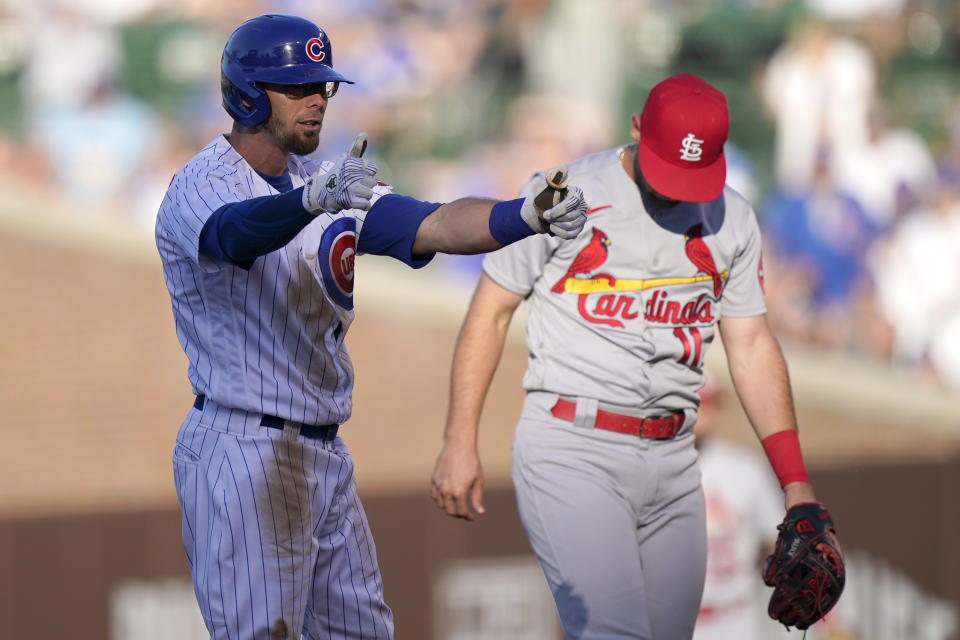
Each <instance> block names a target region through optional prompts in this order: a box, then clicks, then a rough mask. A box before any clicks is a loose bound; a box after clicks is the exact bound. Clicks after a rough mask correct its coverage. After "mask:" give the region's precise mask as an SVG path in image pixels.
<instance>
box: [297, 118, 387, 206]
mask: <svg viewBox="0 0 960 640" xmlns="http://www.w3.org/2000/svg"><path fill="white" fill-rule="evenodd" d="M360 135H363V134H360ZM359 137H360V136H358V138H359ZM364 146H366V145H364ZM360 153H363V151H362V149H360V150H359V151H358V149H357V145H356V141H354V145H352V146H351V149H350V151H349V152H348V154H346V155H342V156H340V158H338V159H337V161H336V163H334V165H333V167H331V169H330V170H329V171H326V172H319V171H318V172H317V173H315V174H314V175H313V176H311V177H310V178H309V179H308V180H307V183H306V184H305V185H304V187H303V208H304V209H306V210H307V211H309V212H310V213H312V214H314V215H317V214H318V213H320V212H321V211H326V212H327V213H336V212H337V211H341V210H342V209H364V210H366V209H369V208H370V199H371V198H372V197H373V188H374V187H375V186H376V184H377V178H376V175H377V165H376V163H375V162H373V161H371V160H364V159H363V158H360V157H359V154H360Z"/></svg>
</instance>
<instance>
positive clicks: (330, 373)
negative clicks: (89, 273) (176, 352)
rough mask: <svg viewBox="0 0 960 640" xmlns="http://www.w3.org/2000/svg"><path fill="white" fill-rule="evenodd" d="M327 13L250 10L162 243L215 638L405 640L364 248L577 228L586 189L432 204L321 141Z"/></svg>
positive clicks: (439, 246) (194, 564)
mask: <svg viewBox="0 0 960 640" xmlns="http://www.w3.org/2000/svg"><path fill="white" fill-rule="evenodd" d="M332 56H333V52H332V49H331V45H330V40H329V38H328V37H327V34H326V33H324V31H323V30H321V29H320V28H319V27H317V25H315V24H313V23H312V22H310V21H308V20H304V19H301V18H297V17H293V16H282V15H265V16H260V17H257V18H254V19H252V20H249V21H247V22H245V23H243V24H242V25H241V26H240V27H239V28H238V29H237V30H236V31H235V32H234V33H233V34H232V35H231V36H230V38H229V39H228V41H227V43H226V46H225V48H224V51H223V57H222V61H221V71H222V92H223V106H224V108H225V109H226V110H227V112H228V113H229V114H230V116H231V117H232V118H233V128H232V130H231V132H230V133H229V134H226V135H221V136H218V137H217V138H216V139H214V140H213V141H212V142H211V143H210V144H208V145H207V146H206V147H205V148H204V149H203V150H202V151H200V152H199V153H198V154H197V155H196V156H195V157H194V158H192V159H191V160H190V161H189V162H187V164H186V165H185V166H184V167H183V168H182V169H181V170H180V171H178V172H177V173H176V175H175V176H174V177H173V180H172V181H171V183H170V186H169V189H168V190H167V193H166V197H165V198H164V200H163V203H162V205H161V207H160V211H159V214H158V217H157V224H156V241H157V247H158V249H159V252H160V257H161V259H162V263H163V273H164V278H165V280H166V283H167V288H168V290H169V293H170V298H171V301H172V305H173V314H174V319H175V321H176V329H177V337H178V338H179V341H180V344H181V346H182V347H183V349H184V351H185V352H186V354H187V358H188V360H189V369H188V376H189V379H190V383H191V385H192V387H193V391H194V393H195V394H196V399H195V401H194V402H193V406H192V407H191V408H190V410H189V411H188V413H187V416H186V418H185V420H184V421H183V423H182V425H181V426H180V430H179V433H178V434H177V440H176V445H175V448H174V452H173V467H174V476H175V483H176V489H177V496H178V498H179V502H180V507H181V509H182V512H183V520H182V523H183V526H182V534H183V543H184V548H185V551H186V555H187V559H188V561H189V564H190V570H191V573H192V576H193V582H194V589H195V592H196V596H197V600H198V602H199V604H200V609H201V612H202V614H203V618H204V620H205V622H206V625H207V629H208V630H209V632H210V637H211V638H214V639H218V640H219V639H227V638H229V639H230V640H253V639H254V638H256V639H258V640H261V639H266V638H270V639H271V640H278V639H282V638H296V639H299V638H308V639H311V640H318V639H320V638H381V639H382V638H391V637H392V636H393V621H392V614H391V612H390V609H389V608H388V607H387V605H386V604H385V603H384V599H383V588H382V582H381V579H380V574H379V571H378V568H377V558H376V552H375V550H374V545H373V541H372V539H371V536H370V531H369V529H368V526H367V520H366V516H365V515H364V512H363V508H362V507H361V505H360V502H359V501H358V499H357V492H356V488H355V485H354V479H353V473H352V472H353V461H352V460H351V458H350V454H349V453H348V451H347V449H346V447H345V446H344V443H343V441H342V440H341V439H340V437H339V436H338V434H337V432H338V428H339V425H340V424H342V423H343V422H344V421H346V420H347V419H348V418H349V417H350V411H351V391H352V387H353V377H354V376H353V365H352V364H351V362H350V358H349V356H348V355H347V352H346V350H345V348H344V337H345V334H346V332H347V330H348V329H349V327H350V323H351V321H352V320H353V297H352V292H353V283H354V276H355V270H354V266H355V264H354V260H355V257H356V255H357V254H358V253H365V252H366V253H375V254H380V255H388V256H392V257H394V258H397V259H398V260H400V261H402V262H404V263H406V264H408V265H410V266H411V267H415V268H416V267H420V266H423V265H425V264H427V263H428V262H429V261H430V259H431V258H432V257H433V255H434V253H435V252H437V251H444V252H452V253H476V252H482V251H488V250H492V249H495V248H499V247H501V246H503V245H506V244H509V243H510V242H513V241H515V240H517V239H519V238H521V237H525V236H528V235H531V234H533V233H534V232H543V231H546V230H547V227H549V231H550V232H552V233H556V234H558V235H559V236H562V237H568V236H573V235H575V234H576V233H577V232H578V231H579V229H580V228H581V227H582V226H583V223H584V221H585V220H586V205H585V203H584V200H583V196H582V193H580V192H579V190H577V189H572V188H571V189H567V190H566V191H565V196H564V197H559V196H558V197H557V198H555V199H553V200H551V202H552V203H556V204H555V206H552V208H549V210H547V211H542V210H540V209H537V208H536V205H535V204H534V203H533V198H526V199H517V200H510V201H506V202H498V201H495V200H488V199H480V198H463V199H460V200H456V201H453V202H450V203H446V204H441V203H429V202H422V201H419V200H415V199H413V198H409V197H406V196H400V195H396V194H392V193H391V192H390V191H391V190H390V188H389V187H387V186H386V185H383V184H381V183H378V182H377V181H376V177H375V176H376V167H375V165H374V164H373V163H372V162H369V161H366V160H364V159H363V158H362V152H363V146H364V139H363V137H362V136H359V137H358V139H357V140H356V141H355V144H354V146H353V147H352V148H351V150H350V151H349V152H348V153H347V154H345V155H344V156H342V157H341V158H339V159H337V160H336V161H335V162H324V163H320V164H317V163H315V162H311V161H310V160H308V159H307V158H305V157H302V156H304V154H309V153H311V152H312V151H314V150H315V149H316V147H317V145H318V141H319V134H320V129H321V126H322V123H323V118H324V115H325V111H326V109H327V106H328V104H329V101H330V100H331V99H332V98H333V96H334V94H335V93H336V91H337V89H338V87H339V84H340V83H344V82H347V83H348V82H350V81H349V80H347V79H346V78H344V77H343V76H342V75H340V74H339V73H338V72H337V71H335V70H334V68H333V57H332Z"/></svg>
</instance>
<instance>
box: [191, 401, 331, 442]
mask: <svg viewBox="0 0 960 640" xmlns="http://www.w3.org/2000/svg"><path fill="white" fill-rule="evenodd" d="M206 401H207V398H206V396H204V395H199V396H197V397H196V398H195V399H194V401H193V408H194V409H196V410H197V411H203V405H204V404H205V403H206ZM286 423H287V421H286V420H284V419H283V418H278V417H277V416H267V415H265V416H263V417H262V418H260V426H261V427H270V428H271V429H283V426H284V425H285V424H286ZM291 424H294V425H297V426H298V427H299V428H300V435H302V436H303V437H304V438H310V439H311V440H333V439H334V438H336V437H337V430H338V429H339V428H340V425H338V424H303V423H300V422H291Z"/></svg>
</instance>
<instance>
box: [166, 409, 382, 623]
mask: <svg viewBox="0 0 960 640" xmlns="http://www.w3.org/2000/svg"><path fill="white" fill-rule="evenodd" d="M260 418H261V416H257V415H254V414H248V413H245V412H242V411H236V410H228V409H224V408H222V407H218V406H217V405H215V404H214V403H212V402H209V401H208V402H207V403H206V404H205V405H204V407H203V409H202V410H197V409H191V410H190V412H189V414H188V415H187V418H186V419H185V421H184V422H183V424H182V425H181V427H180V431H179V433H178V435H177V442H176V446H175V448H174V452H173V468H174V480H175V483H176V488H177V497H178V499H179V502H180V508H181V511H182V514H183V519H182V535H183V544H184V550H185V551H186V554H187V560H188V562H189V564H190V572H191V574H192V576H193V586H194V591H195V593H196V596H197V601H198V603H199V605H200V611H201V613H202V614H203V619H204V621H205V622H206V625H207V629H208V630H209V632H210V638H211V640H227V639H229V640H254V639H256V640H265V639H269V640H281V639H286V638H290V639H294V640H300V639H301V638H306V639H307V640H320V639H321V638H322V639H324V640H326V639H349V640H354V639H366V638H379V639H381V640H389V639H390V638H392V637H393V615H392V613H391V611H390V609H389V608H388V607H387V605H386V604H385V603H384V600H383V584H382V582H381V579H380V571H379V568H378V565H377V556H376V550H375V548H374V544H373V538H372V537H371V535H370V529H369V527H368V525H367V518H366V515H365V514H364V511H363V507H362V506H361V505H360V501H359V499H358V497H357V490H356V484H355V482H354V477H353V460H352V459H351V457H350V454H349V453H348V452H347V448H346V445H345V444H344V443H343V441H342V440H341V439H340V437H339V436H336V437H334V438H333V439H327V440H315V439H309V438H306V437H304V436H303V435H301V434H300V433H299V430H298V428H297V427H295V426H291V425H289V424H287V425H286V426H284V427H283V428H282V429H280V428H267V427H263V426H261V425H260V423H259V420H260Z"/></svg>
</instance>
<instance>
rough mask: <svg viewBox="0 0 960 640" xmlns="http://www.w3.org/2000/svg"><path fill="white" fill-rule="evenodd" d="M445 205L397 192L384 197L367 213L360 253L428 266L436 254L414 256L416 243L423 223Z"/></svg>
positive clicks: (359, 242) (412, 265)
mask: <svg viewBox="0 0 960 640" xmlns="http://www.w3.org/2000/svg"><path fill="white" fill-rule="evenodd" d="M442 204H443V203H442V202H424V201H422V200H417V199H415V198H411V197H409V196H401V195H398V194H394V193H391V194H389V195H385V196H383V197H382V198H380V199H379V200H377V201H376V202H374V203H373V206H372V207H370V211H368V212H367V215H366V218H365V219H364V221H363V227H362V228H361V229H360V238H359V240H358V242H357V251H359V252H360V253H372V254H374V255H378V256H390V257H392V258H396V259H397V260H400V261H401V262H403V263H405V264H408V265H410V266H411V267H413V268H414V269H419V268H420V267H423V266H426V265H427V264H428V263H429V262H430V261H431V260H433V256H435V255H436V254H435V253H430V254H428V255H425V256H415V255H413V241H414V240H415V239H416V237H417V229H419V228H420V223H422V222H423V220H424V218H426V217H427V216H428V215H430V214H431V213H433V212H434V211H435V210H436V209H437V208H439V207H440V205H442Z"/></svg>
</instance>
